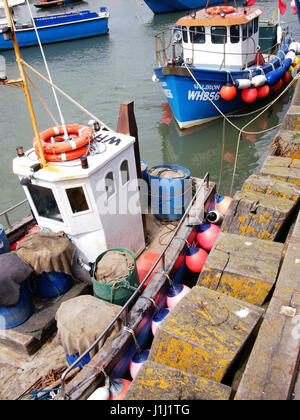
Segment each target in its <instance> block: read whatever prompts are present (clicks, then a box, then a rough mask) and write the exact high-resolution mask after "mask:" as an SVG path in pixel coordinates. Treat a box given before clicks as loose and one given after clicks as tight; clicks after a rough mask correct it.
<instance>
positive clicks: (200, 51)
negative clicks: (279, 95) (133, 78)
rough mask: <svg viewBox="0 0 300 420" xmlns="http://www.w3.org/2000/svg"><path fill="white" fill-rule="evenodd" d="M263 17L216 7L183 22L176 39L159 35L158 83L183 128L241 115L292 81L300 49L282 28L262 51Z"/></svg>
mask: <svg viewBox="0 0 300 420" xmlns="http://www.w3.org/2000/svg"><path fill="white" fill-rule="evenodd" d="M263 12H264V10H263V9H262V8H260V7H248V6H247V7H240V8H237V7H232V6H215V7H210V8H206V9H202V10H199V11H198V12H193V13H191V14H190V15H188V16H185V17H183V18H180V19H179V20H178V21H177V23H176V26H175V27H174V28H172V30H171V31H170V39H167V34H166V33H163V34H161V35H158V36H156V64H157V65H156V67H155V68H154V76H153V80H154V81H159V82H160V83H161V86H162V88H163V90H164V94H165V95H166V97H167V99H168V102H169V105H170V107H171V109H172V112H173V116H174V117H175V119H176V121H177V122H178V125H179V127H180V128H182V129H184V128H188V127H191V126H195V125H199V124H202V123H205V122H207V121H210V120H212V119H214V118H217V117H220V116H221V115H222V114H229V113H232V112H234V111H237V110H238V109H241V108H243V107H245V106H247V105H248V103H250V102H254V101H255V100H257V101H259V100H261V99H260V98H263V97H266V96H267V95H268V94H269V93H273V92H274V91H275V92H277V91H278V90H280V89H281V86H282V85H284V83H287V82H288V81H289V79H290V77H291V76H290V72H291V68H290V66H291V65H292V64H293V63H294V62H295V60H296V55H297V54H298V53H300V48H299V47H300V44H299V43H298V42H294V41H293V38H292V35H291V34H290V33H288V32H284V31H282V30H281V27H280V26H277V34H276V35H277V37H276V39H275V45H274V43H272V44H271V45H270V48H267V49H265V50H262V49H261V48H260V26H259V17H260V16H261V15H262V14H263ZM264 45H265V44H264ZM168 48H169V49H170V50H171V54H170V57H168ZM264 48H265V46H264ZM289 70H290V72H289Z"/></svg>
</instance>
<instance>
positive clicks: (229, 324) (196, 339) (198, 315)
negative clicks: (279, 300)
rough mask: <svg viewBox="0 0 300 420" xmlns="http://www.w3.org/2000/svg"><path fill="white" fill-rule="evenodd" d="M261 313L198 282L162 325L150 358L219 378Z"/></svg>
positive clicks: (215, 378) (204, 375) (198, 374)
mask: <svg viewBox="0 0 300 420" xmlns="http://www.w3.org/2000/svg"><path fill="white" fill-rule="evenodd" d="M262 313H263V310H262V309H261V308H259V307H257V306H255V305H251V304H249V303H247V302H242V301H240V300H238V299H235V298H232V297H231V296H227V295H225V294H222V293H219V292H216V291H213V290H209V289H207V288H204V287H199V286H195V287H194V288H193V289H192V290H191V291H190V293H189V294H188V295H186V296H185V298H183V299H182V300H181V301H180V302H179V303H178V304H177V306H176V307H175V308H174V309H172V311H171V312H170V314H169V315H168V317H167V318H165V319H164V321H163V322H162V323H161V324H160V325H159V327H158V329H157V331H156V334H155V336H154V340H153V344H152V347H151V351H150V354H149V358H148V360H151V361H153V362H155V363H160V364H163V365H166V366H170V367H172V368H175V369H179V370H182V371H185V372H188V373H190V374H192V375H197V376H202V377H205V378H208V379H211V380H213V381H217V382H220V381H222V379H223V377H224V375H225V374H226V372H227V371H228V369H229V368H230V366H231V364H232V363H233V361H234V360H235V358H236V356H237V354H238V353H239V352H240V350H241V348H242V347H243V345H244V344H245V342H246V340H247V338H248V337H249V336H250V334H251V332H252V330H253V329H254V327H255V326H256V324H257V322H258V321H259V319H260V318H261V316H262Z"/></svg>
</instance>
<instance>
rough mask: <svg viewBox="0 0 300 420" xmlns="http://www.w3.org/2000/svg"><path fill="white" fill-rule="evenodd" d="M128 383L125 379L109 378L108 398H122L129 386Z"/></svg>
mask: <svg viewBox="0 0 300 420" xmlns="http://www.w3.org/2000/svg"><path fill="white" fill-rule="evenodd" d="M130 384H131V382H130V381H128V380H127V379H123V378H118V379H111V380H110V388H109V394H110V397H109V398H108V399H109V400H111V401H114V400H124V397H125V394H126V392H127V390H128V388H129V387H130Z"/></svg>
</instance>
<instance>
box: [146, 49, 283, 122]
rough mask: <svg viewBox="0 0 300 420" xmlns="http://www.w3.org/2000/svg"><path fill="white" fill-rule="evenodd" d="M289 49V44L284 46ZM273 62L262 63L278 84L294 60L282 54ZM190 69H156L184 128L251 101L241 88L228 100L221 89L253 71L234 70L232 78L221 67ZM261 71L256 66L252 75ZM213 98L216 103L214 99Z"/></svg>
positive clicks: (230, 111) (216, 116) (174, 113)
mask: <svg viewBox="0 0 300 420" xmlns="http://www.w3.org/2000/svg"><path fill="white" fill-rule="evenodd" d="M282 50H283V51H287V47H286V46H283V47H282ZM271 63H272V65H271V64H266V65H264V66H262V70H263V71H264V73H265V74H266V78H267V83H268V84H269V85H273V84H275V83H276V82H277V81H278V80H279V79H280V78H281V77H282V76H283V74H284V72H285V71H287V70H288V68H289V66H290V64H291V60H290V59H286V60H280V53H278V57H277V58H275V59H274V60H272V61H271ZM190 70H191V72H192V74H193V77H192V76H191V74H190V73H189V71H188V69H187V68H184V67H182V66H181V65H178V66H173V67H172V66H171V67H165V68H162V67H157V68H155V69H154V73H155V76H156V78H157V79H158V80H159V81H160V83H161V86H162V88H163V90H164V94H165V96H166V97H167V99H168V102H169V105H170V107H171V110H172V112H173V116H174V117H175V119H176V121H177V123H178V125H179V127H180V128H189V127H192V126H195V125H200V124H203V123H206V122H208V121H210V120H213V119H215V118H218V117H220V116H221V115H222V113H223V114H225V115H226V114H230V113H232V112H235V111H237V110H239V109H241V108H243V107H245V106H247V103H245V101H244V100H243V99H242V97H241V92H242V90H241V89H237V94H236V96H235V98H234V99H231V100H230V101H226V100H224V99H222V97H221V94H220V91H221V88H222V86H224V85H225V84H226V83H227V82H231V81H232V80H233V82H235V81H237V80H240V79H249V71H248V70H244V71H232V72H231V73H230V74H231V77H232V79H231V80H228V72H226V71H218V70H206V69H199V68H195V67H192V68H191V69H190ZM260 74H261V69H259V68H257V69H254V70H252V77H254V76H258V75H260ZM212 102H213V103H212Z"/></svg>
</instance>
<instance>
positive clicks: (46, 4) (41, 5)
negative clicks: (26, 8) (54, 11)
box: [34, 0, 82, 9]
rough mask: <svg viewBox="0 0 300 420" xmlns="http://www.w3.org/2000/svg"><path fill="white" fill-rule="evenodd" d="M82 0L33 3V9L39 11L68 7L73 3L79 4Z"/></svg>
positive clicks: (49, 0) (51, 0) (48, 0)
mask: <svg viewBox="0 0 300 420" xmlns="http://www.w3.org/2000/svg"><path fill="white" fill-rule="evenodd" d="M81 1H82V0H44V1H40V2H39V3H34V7H37V8H39V9H48V8H49V7H57V6H70V5H72V4H74V3H80V2H81Z"/></svg>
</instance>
